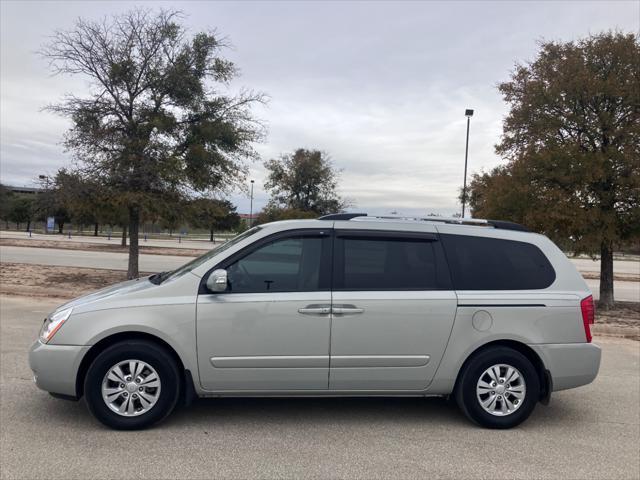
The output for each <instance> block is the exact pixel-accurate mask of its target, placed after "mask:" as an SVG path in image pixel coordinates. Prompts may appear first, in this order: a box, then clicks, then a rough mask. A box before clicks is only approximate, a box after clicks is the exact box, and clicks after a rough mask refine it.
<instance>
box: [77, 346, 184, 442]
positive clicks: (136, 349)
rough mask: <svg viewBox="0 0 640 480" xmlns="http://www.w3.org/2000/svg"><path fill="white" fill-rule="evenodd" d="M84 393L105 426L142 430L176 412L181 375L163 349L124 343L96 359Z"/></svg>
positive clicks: (92, 410) (90, 408) (108, 349)
mask: <svg viewBox="0 0 640 480" xmlns="http://www.w3.org/2000/svg"><path fill="white" fill-rule="evenodd" d="M84 392H85V398H86V402H87V405H88V407H89V410H90V411H91V413H93V415H94V416H95V417H96V418H97V419H98V420H100V421H101V422H102V423H103V424H105V425H107V426H108V427H111V428H115V429H118V430H135V429H141V428H146V427H148V426H150V425H153V424H154V423H156V422H159V421H160V420H162V419H164V418H165V417H166V416H167V415H169V414H170V413H171V412H172V411H173V409H174V408H175V406H176V403H177V401H178V398H179V394H180V375H179V371H178V368H177V366H176V362H175V361H174V359H173V358H172V356H171V355H170V353H169V352H167V351H166V350H165V349H164V348H162V347H161V346H159V345H157V344H155V343H152V342H147V341H142V340H131V341H123V342H119V343H116V344H114V345H112V346H110V347H109V348H107V349H106V350H104V351H103V352H101V353H100V354H99V355H98V356H97V357H96V359H95V360H94V361H93V363H92V364H91V366H90V367H89V370H88V371H87V375H86V377H85V384H84Z"/></svg>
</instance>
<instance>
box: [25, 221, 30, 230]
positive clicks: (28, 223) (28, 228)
mask: <svg viewBox="0 0 640 480" xmlns="http://www.w3.org/2000/svg"><path fill="white" fill-rule="evenodd" d="M30 229H31V220H27V229H26V230H25V231H26V232H28V231H29V230H30Z"/></svg>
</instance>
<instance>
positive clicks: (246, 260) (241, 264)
mask: <svg viewBox="0 0 640 480" xmlns="http://www.w3.org/2000/svg"><path fill="white" fill-rule="evenodd" d="M326 240H327V239H326V238H323V237H320V236H299V237H288V238H283V239H279V240H274V241H272V242H270V243H267V244H266V245H263V246H261V247H259V248H258V249H256V250H254V251H252V252H251V253H249V254H248V255H246V256H244V257H242V258H241V259H239V260H237V261H236V262H234V263H232V264H231V265H229V266H228V267H227V274H228V279H229V287H228V288H229V292H230V293H270V292H310V291H318V290H322V289H323V288H321V287H322V284H323V283H326V282H324V281H323V278H322V277H323V274H322V268H321V266H322V260H321V259H322V254H323V245H328V243H327V242H326Z"/></svg>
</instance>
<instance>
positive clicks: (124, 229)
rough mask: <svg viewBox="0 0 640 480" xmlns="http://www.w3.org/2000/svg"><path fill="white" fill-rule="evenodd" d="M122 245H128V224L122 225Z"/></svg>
mask: <svg viewBox="0 0 640 480" xmlns="http://www.w3.org/2000/svg"><path fill="white" fill-rule="evenodd" d="M120 245H121V246H123V247H126V246H127V226H126V225H123V226H122V241H121V242H120Z"/></svg>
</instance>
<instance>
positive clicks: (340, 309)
mask: <svg viewBox="0 0 640 480" xmlns="http://www.w3.org/2000/svg"><path fill="white" fill-rule="evenodd" d="M331 312H332V313H335V314H336V315H354V314H357V313H364V308H358V307H356V306H355V305H334V306H333V307H332V308H331Z"/></svg>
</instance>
